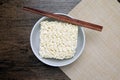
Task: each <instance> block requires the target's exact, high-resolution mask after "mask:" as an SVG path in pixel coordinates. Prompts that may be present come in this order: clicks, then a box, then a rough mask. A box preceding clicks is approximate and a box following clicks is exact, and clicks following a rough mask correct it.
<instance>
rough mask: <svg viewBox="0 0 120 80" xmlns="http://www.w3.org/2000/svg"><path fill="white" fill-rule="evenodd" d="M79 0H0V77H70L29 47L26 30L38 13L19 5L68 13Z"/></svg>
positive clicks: (43, 79) (44, 79)
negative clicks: (35, 54)
mask: <svg viewBox="0 0 120 80" xmlns="http://www.w3.org/2000/svg"><path fill="white" fill-rule="evenodd" d="M78 2H79V0H69V1H68V0H0V80H70V79H69V78H68V77H67V76H66V75H65V74H64V73H63V72H62V71H61V70H60V69H59V68H54V67H50V66H47V65H45V64H43V63H42V62H40V61H39V60H38V59H37V58H36V57H35V56H34V55H33V52H32V50H31V48H30V42H29V37H30V32H31V29H32V27H33V25H34V24H35V22H36V21H37V20H38V19H39V18H41V17H42V16H40V15H36V14H31V13H29V12H28V13H27V12H26V11H23V10H21V9H22V7H23V6H29V7H33V8H37V9H42V10H45V11H49V12H63V13H68V12H69V11H70V10H71V9H72V8H73V7H74V6H75V5H76V4H77V3H78Z"/></svg>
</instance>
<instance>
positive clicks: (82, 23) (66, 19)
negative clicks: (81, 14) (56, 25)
mask: <svg viewBox="0 0 120 80" xmlns="http://www.w3.org/2000/svg"><path fill="white" fill-rule="evenodd" d="M23 10H26V11H30V12H32V13H36V14H40V15H43V16H47V17H50V18H54V19H57V20H61V21H64V22H68V23H71V24H74V25H79V26H82V27H86V28H89V29H93V30H97V31H102V28H103V26H100V25H97V24H93V23H89V22H86V21H81V20H77V19H73V18H70V17H66V16H61V15H58V14H53V13H50V12H46V11H42V10H38V9H33V8H29V7H23Z"/></svg>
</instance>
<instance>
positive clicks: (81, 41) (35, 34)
mask: <svg viewBox="0 0 120 80" xmlns="http://www.w3.org/2000/svg"><path fill="white" fill-rule="evenodd" d="M56 14H60V15H65V16H68V17H71V16H69V15H67V14H63V13H56ZM71 18H72V17H71ZM46 19H47V20H50V21H51V20H55V19H51V18H47V17H42V18H41V19H39V20H38V21H37V22H36V24H35V25H34V27H33V29H32V31H31V35H30V44H31V48H32V51H33V53H34V54H35V56H36V57H37V58H38V59H39V60H40V61H41V62H43V63H45V64H47V65H50V66H54V67H60V66H65V65H68V64H71V63H72V62H74V61H75V60H76V59H77V58H78V57H79V56H80V55H81V54H82V52H83V49H84V46H85V33H84V30H83V28H82V27H79V28H78V39H77V48H76V53H75V55H74V57H73V58H70V59H65V60H56V59H46V58H42V57H41V56H40V54H39V46H40V39H39V36H40V22H41V21H43V20H46Z"/></svg>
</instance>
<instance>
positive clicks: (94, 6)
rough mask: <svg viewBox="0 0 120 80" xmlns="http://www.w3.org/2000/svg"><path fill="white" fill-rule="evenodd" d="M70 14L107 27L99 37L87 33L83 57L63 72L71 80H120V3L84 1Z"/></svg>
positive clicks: (95, 33) (100, 0)
mask: <svg viewBox="0 0 120 80" xmlns="http://www.w3.org/2000/svg"><path fill="white" fill-rule="evenodd" d="M69 14H70V15H71V16H73V17H74V18H77V19H81V20H85V21H89V22H92V23H96V24H99V25H103V26H104V27H103V30H102V32H100V33H99V32H97V31H93V30H89V29H85V34H86V45H85V49H84V52H83V54H82V55H81V56H80V57H79V58H78V60H77V61H75V62H74V63H73V64H71V65H69V66H66V67H61V69H62V70H63V71H64V72H65V73H66V74H67V75H68V76H69V77H70V78H71V79H72V80H120V3H119V2H118V1H117V0H82V1H81V2H80V3H79V4H78V5H77V6H76V7H75V8H74V9H73V10H72V11H71V12H70V13H69Z"/></svg>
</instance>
